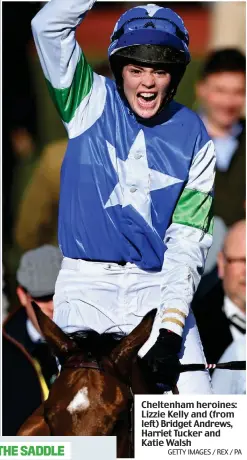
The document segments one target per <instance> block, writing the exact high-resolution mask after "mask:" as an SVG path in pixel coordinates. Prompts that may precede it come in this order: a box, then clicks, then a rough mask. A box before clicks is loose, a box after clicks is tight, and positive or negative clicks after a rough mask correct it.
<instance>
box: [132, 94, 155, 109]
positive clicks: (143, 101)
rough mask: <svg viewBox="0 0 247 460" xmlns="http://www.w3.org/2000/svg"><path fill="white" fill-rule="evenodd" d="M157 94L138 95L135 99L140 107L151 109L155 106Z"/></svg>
mask: <svg viewBox="0 0 247 460" xmlns="http://www.w3.org/2000/svg"><path fill="white" fill-rule="evenodd" d="M156 98H157V93H151V92H150V93H145V92H142V93H138V94H137V99H138V102H139V104H140V105H141V106H142V107H152V106H153V105H154V104H155V100H156Z"/></svg>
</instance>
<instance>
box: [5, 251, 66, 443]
mask: <svg viewBox="0 0 247 460" xmlns="http://www.w3.org/2000/svg"><path fill="white" fill-rule="evenodd" d="M61 261H62V255H61V253H60V250H59V249H58V248H55V247H53V246H49V245H46V246H42V247H40V248H37V249H34V250H32V251H29V252H27V253H25V254H24V255H23V256H22V258H21V261H20V265H19V268H18V271H17V275H16V278H17V295H18V298H19V301H20V304H21V305H22V307H21V308H19V309H17V310H16V311H14V312H13V313H12V314H11V315H9V316H8V317H7V319H6V321H5V323H4V325H3V349H2V360H3V374H2V375H3V380H2V392H3V393H2V395H3V411H2V417H3V435H5V436H14V435H16V433H17V431H18V429H19V428H20V426H21V425H22V423H23V422H24V421H25V420H26V418H27V417H28V416H29V415H31V414H32V412H33V411H34V410H35V409H36V408H37V407H38V406H39V405H40V404H41V403H42V402H43V401H44V400H45V399H46V397H47V396H48V389H49V388H50V385H51V384H52V383H53V381H54V378H55V377H56V374H57V364H56V359H55V358H54V357H53V356H52V355H51V352H50V349H49V347H48V345H47V344H46V343H45V342H44V340H43V339H42V337H41V335H40V329H39V326H38V323H37V319H36V316H35V313H34V310H33V307H32V304H31V302H32V300H35V302H36V303H37V304H38V305H39V307H40V308H41V309H42V310H43V312H44V313H45V314H47V315H48V316H49V317H51V318H52V314H53V300H52V298H53V294H54V290H55V282H56V278H57V275H58V272H59V269H60V265H61Z"/></svg>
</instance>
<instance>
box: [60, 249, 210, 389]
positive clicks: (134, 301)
mask: <svg viewBox="0 0 247 460" xmlns="http://www.w3.org/2000/svg"><path fill="white" fill-rule="evenodd" d="M161 282H162V272H159V273H153V272H146V271H143V270H141V269H139V268H138V267H136V266H135V265H134V264H130V263H127V264H126V265H125V266H120V265H118V264H115V263H105V262H86V261H83V260H75V259H68V258H64V260H63V263H62V268H61V270H60V273H59V275H58V279H57V282H56V288H55V296H54V321H55V323H57V324H58V326H59V327H61V328H62V329H63V330H64V331H65V332H75V331H78V330H84V329H93V330H95V331H97V332H99V333H100V334H102V333H103V332H120V333H124V334H129V333H130V332H131V331H132V330H133V329H134V328H135V326H137V325H138V324H139V323H140V321H141V320H142V318H143V316H144V315H145V314H146V313H147V312H149V311H150V310H152V309H153V308H157V309H158V310H159V307H160V303H161V300H160V299H161V294H160V286H161ZM160 327H161V323H160V319H159V315H157V317H156V319H155V322H154V325H153V329H152V332H151V335H150V338H149V339H148V341H147V342H146V343H145V344H144V346H143V347H142V348H141V350H140V352H139V355H140V356H143V355H145V354H146V353H147V351H148V350H149V349H150V348H151V346H152V345H153V344H154V343H155V340H156V338H157V336H158V333H159V328H160ZM180 361H181V363H182V364H188V363H205V362H206V361H205V357H204V353H203V348H202V344H201V340H200V337H199V333H198V329H197V326H196V324H195V319H194V315H193V313H192V312H190V314H189V316H188V317H187V319H186V322H185V327H184V331H183V344H182V348H181V352H180ZM177 387H178V390H179V393H183V394H210V393H212V389H211V383H210V377H209V374H208V372H207V371H199V372H185V373H182V374H180V377H179V380H178V384H177Z"/></svg>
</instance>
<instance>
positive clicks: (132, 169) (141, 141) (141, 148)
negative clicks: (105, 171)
mask: <svg viewBox="0 0 247 460" xmlns="http://www.w3.org/2000/svg"><path fill="white" fill-rule="evenodd" d="M106 144H107V148H108V152H109V155H110V159H111V162H112V165H113V167H114V169H115V171H116V173H117V175H118V178H119V182H118V183H117V185H116V186H115V188H114V189H113V191H112V193H111V195H110V197H109V199H108V201H107V202H106V204H105V206H104V208H109V207H111V206H116V205H121V206H122V207H125V206H128V205H132V206H133V207H134V208H135V209H136V210H137V211H138V212H139V214H141V215H142V216H143V217H144V219H145V220H146V221H147V222H148V223H149V224H151V221H150V220H151V216H150V217H149V216H148V215H149V214H150V212H149V211H148V209H144V207H145V208H147V207H148V203H147V201H146V200H145V206H143V200H138V199H135V200H134V202H133V199H131V198H132V197H133V194H131V193H129V190H131V187H130V185H131V183H132V184H134V183H135V179H137V180H138V183H139V184H140V180H142V178H143V180H145V177H147V176H148V181H149V191H150V192H151V191H153V190H159V189H163V188H166V187H169V186H170V185H173V184H176V183H178V182H182V181H181V179H177V178H176V177H172V176H169V175H168V174H164V173H161V172H159V171H156V170H155V169H151V168H149V167H148V160H147V150H146V143H145V137H144V132H143V130H140V131H139V133H138V135H137V136H136V139H135V140H134V142H133V144H132V146H131V148H130V151H129V154H128V157H127V159H126V160H125V161H123V160H120V158H118V157H117V156H116V149H115V147H114V146H113V145H112V144H110V143H109V142H108V141H106ZM140 153H141V157H142V159H141V161H139V162H138V160H136V155H139V156H138V158H139V159H140ZM133 160H134V162H136V163H134V164H133ZM137 171H138V172H139V177H138V175H137ZM130 176H131V177H130ZM132 187H133V186H132ZM136 190H137V193H138V188H137V189H136ZM123 192H124V193H123ZM149 197H150V194H149ZM149 200H150V198H149ZM138 201H139V202H138ZM151 225H152V224H151Z"/></svg>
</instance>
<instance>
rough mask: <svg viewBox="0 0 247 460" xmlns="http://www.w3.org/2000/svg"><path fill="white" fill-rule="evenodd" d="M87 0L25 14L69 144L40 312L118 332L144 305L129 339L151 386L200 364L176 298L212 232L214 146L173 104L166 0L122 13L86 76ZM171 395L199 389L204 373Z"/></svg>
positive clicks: (186, 289)
mask: <svg viewBox="0 0 247 460" xmlns="http://www.w3.org/2000/svg"><path fill="white" fill-rule="evenodd" d="M93 3H94V2H93V0H66V1H61V0H51V1H50V2H48V3H47V4H46V5H45V6H44V7H43V8H42V10H41V11H40V12H39V13H38V14H37V15H36V17H35V18H34V19H33V21H32V28H33V34H34V38H35V42H36V46H37V50H38V54H39V58H40V61H41V65H42V68H43V71H44V74H45V78H46V80H47V84H48V87H49V90H50V93H51V97H52V99H53V101H54V103H55V105H56V107H57V110H58V111H59V114H60V116H61V118H62V120H63V123H64V125H65V127H66V129H67V132H68V137H69V142H68V148H67V152H66V154H65V158H64V161H63V166H62V171H61V193H60V206H59V244H60V248H61V250H62V252H63V256H64V259H63V263H62V268H61V271H60V274H59V276H58V280H57V284H56V292H55V297H54V304H55V314H54V321H55V322H56V323H57V324H58V325H59V326H60V327H62V328H63V329H64V330H65V331H67V332H73V331H76V330H79V329H88V328H89V329H94V330H96V331H98V332H99V333H103V332H121V333H124V334H128V333H130V332H131V330H132V329H133V328H134V327H135V326H136V325H137V324H138V323H139V322H140V321H141V319H142V317H143V316H144V315H145V314H146V313H147V312H148V311H150V310H151V309H152V308H157V316H156V319H155V322H154V326H153V330H152V334H151V336H150V338H149V340H148V342H146V344H145V345H144V347H143V348H142V350H141V352H140V355H141V356H145V358H144V359H146V360H147V362H148V364H149V366H150V368H151V371H152V372H153V373H154V374H153V375H154V377H155V379H156V381H157V382H161V383H163V384H165V385H168V386H169V387H171V386H173V385H174V384H175V382H176V379H177V373H176V371H174V365H176V364H177V363H178V359H180V360H181V362H182V363H189V362H197V363H200V362H205V358H204V354H203V350H202V346H201V342H200V338H199V334H198V331H197V328H196V325H195V321H194V317H193V314H192V313H191V312H190V303H191V300H192V298H193V294H194V292H195V290H196V288H197V286H198V283H199V280H200V276H201V274H202V272H203V269H204V264H205V258H206V255H207V252H208V249H209V248H210V246H211V242H212V188H213V182H214V166H215V155H214V147H213V144H212V141H211V140H210V139H209V137H208V135H207V132H206V130H205V128H204V125H203V124H202V122H201V121H200V119H199V117H198V116H197V115H196V114H195V113H194V112H192V111H190V110H189V109H187V108H186V107H184V106H182V105H181V104H178V103H176V102H175V101H173V97H174V95H175V93H176V90H177V86H178V84H179V82H180V80H181V78H182V76H183V74H184V72H185V69H186V66H187V65H188V64H189V62H190V54H189V50H188V43H189V36H188V32H187V30H186V28H185V26H184V23H183V21H182V19H181V18H180V17H179V16H178V15H177V14H176V13H174V12H173V11H172V10H170V9H168V8H163V7H159V6H156V5H153V4H151V5H145V6H138V7H135V8H132V9H130V10H129V11H127V12H126V13H124V14H123V15H122V16H121V17H120V19H119V21H118V22H117V24H116V26H115V28H114V31H113V34H112V36H111V44H110V46H109V50H108V55H109V61H110V65H111V68H112V72H113V74H114V77H115V81H112V80H110V79H108V78H104V77H102V76H99V75H97V74H96V73H94V72H93V70H92V68H91V67H90V65H89V64H88V63H87V61H86V58H85V56H84V54H83V52H82V50H81V48H80V46H79V45H78V43H77V42H76V39H75V31H76V27H77V26H78V25H79V24H80V23H81V21H82V20H83V18H84V17H85V14H86V12H87V11H88V10H89V9H90V8H91V7H92V5H93ZM192 375H193V374H181V376H180V377H179V379H178V384H177V385H178V390H179V392H180V393H199V394H206V393H211V386H210V381H209V377H208V374H207V372H206V371H205V372H197V373H196V374H194V375H193V377H192Z"/></svg>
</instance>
